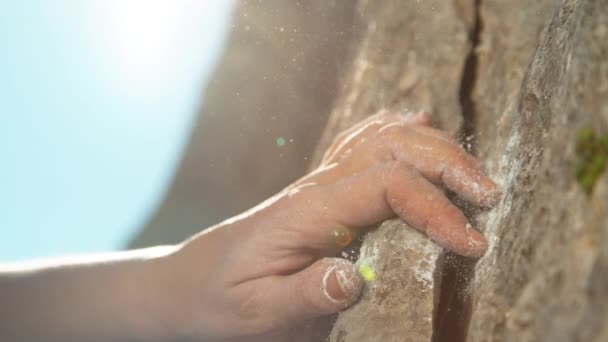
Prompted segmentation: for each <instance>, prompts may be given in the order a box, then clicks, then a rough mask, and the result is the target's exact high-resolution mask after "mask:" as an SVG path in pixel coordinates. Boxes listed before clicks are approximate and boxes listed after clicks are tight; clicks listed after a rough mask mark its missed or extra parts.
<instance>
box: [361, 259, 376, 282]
mask: <svg viewBox="0 0 608 342" xmlns="http://www.w3.org/2000/svg"><path fill="white" fill-rule="evenodd" d="M358 271H359V274H360V275H361V277H362V278H363V279H365V281H368V282H372V281H374V280H376V273H375V272H374V269H373V268H372V266H371V265H370V264H368V263H362V264H361V265H359V269H358Z"/></svg>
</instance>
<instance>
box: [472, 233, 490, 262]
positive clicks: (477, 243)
mask: <svg viewBox="0 0 608 342" xmlns="http://www.w3.org/2000/svg"><path fill="white" fill-rule="evenodd" d="M468 240H469V247H470V249H471V255H470V256H471V257H474V258H481V257H482V256H483V255H484V254H485V253H486V250H487V249H488V242H487V241H486V238H485V237H484V236H483V235H481V234H479V233H476V232H471V233H469V236H468Z"/></svg>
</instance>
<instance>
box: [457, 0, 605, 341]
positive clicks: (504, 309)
mask: <svg viewBox="0 0 608 342" xmlns="http://www.w3.org/2000/svg"><path fill="white" fill-rule="evenodd" d="M529 4H532V6H534V7H535V8H534V9H533V10H531V11H528V10H526V11H517V12H515V10H509V8H523V7H526V6H528V5H529ZM481 15H482V17H483V18H484V19H485V20H484V23H485V28H484V30H483V33H482V39H481V41H482V45H481V46H480V48H479V49H478V55H479V70H480V74H479V75H480V78H479V80H478V87H477V89H476V91H475V95H474V96H475V101H476V103H478V110H479V112H478V113H479V121H478V127H477V131H478V132H479V144H478V147H479V151H480V153H481V155H482V156H484V159H485V160H486V162H487V165H488V169H489V171H490V173H491V174H492V175H493V176H494V177H495V178H496V179H498V180H499V181H500V182H501V183H502V186H503V189H504V196H503V198H502V201H501V202H500V204H499V206H498V207H497V208H496V209H494V210H493V211H491V212H489V213H487V214H484V215H482V216H481V217H480V222H481V223H482V224H481V226H482V227H486V231H485V233H486V235H487V236H488V237H489V238H490V241H491V244H490V250H489V251H488V253H487V255H486V257H484V258H483V259H482V260H481V261H480V262H479V264H478V265H477V267H476V270H475V279H474V281H473V284H472V289H471V290H472V293H473V298H474V300H473V307H472V312H473V316H472V319H471V325H470V329H469V340H471V341H497V340H500V341H606V340H608V325H607V323H608V268H607V267H608V259H607V258H606V257H607V254H606V252H607V251H608V186H607V185H608V182H607V179H606V176H604V177H603V178H602V179H601V180H600V181H599V183H598V184H597V185H596V187H595V189H594V191H593V193H592V194H591V195H590V196H586V195H585V194H584V193H583V191H581V189H580V187H579V185H578V184H577V182H576V179H575V177H574V165H575V160H576V152H575V141H576V137H577V132H578V130H579V129H580V128H581V127H593V128H595V129H597V130H598V131H603V132H606V129H607V128H608V4H607V3H606V2H605V1H599V0H598V1H595V0H587V1H584V0H579V1H576V0H570V1H539V2H533V3H530V2H527V1H526V2H523V1H521V2H516V3H513V2H510V3H509V4H507V3H504V2H500V1H484V2H483V3H482V9H481ZM506 23H509V24H510V25H512V26H510V27H511V28H512V30H510V31H506V30H505V24H506ZM541 30H542V33H541ZM519 38H521V40H520V39H519ZM512 57H513V58H512Z"/></svg>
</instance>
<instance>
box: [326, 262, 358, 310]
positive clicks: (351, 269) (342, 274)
mask: <svg viewBox="0 0 608 342" xmlns="http://www.w3.org/2000/svg"><path fill="white" fill-rule="evenodd" d="M328 264H329V267H328V268H327V270H326V273H325V276H324V277H323V285H322V286H323V293H324V294H325V295H326V296H327V299H328V300H329V301H330V302H333V303H335V304H338V307H337V308H336V309H337V310H336V311H338V310H341V309H344V308H345V307H348V306H350V305H352V304H353V303H354V302H355V301H357V299H358V298H359V295H360V294H361V291H362V290H363V287H364V282H363V280H362V279H361V277H360V276H359V274H358V273H357V270H356V268H355V265H354V264H353V263H351V262H349V261H348V260H344V259H337V258H335V259H330V260H329V261H328Z"/></svg>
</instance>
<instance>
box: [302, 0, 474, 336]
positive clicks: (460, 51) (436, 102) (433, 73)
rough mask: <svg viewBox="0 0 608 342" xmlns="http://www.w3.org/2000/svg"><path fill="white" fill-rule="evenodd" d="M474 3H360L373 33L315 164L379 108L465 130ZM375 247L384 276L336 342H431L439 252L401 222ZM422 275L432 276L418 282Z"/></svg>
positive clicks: (345, 321)
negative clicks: (419, 114) (431, 117)
mask: <svg viewBox="0 0 608 342" xmlns="http://www.w3.org/2000/svg"><path fill="white" fill-rule="evenodd" d="M472 4H473V2H472V1H455V2H453V3H452V2H450V3H446V4H434V3H430V2H422V1H361V2H360V5H361V8H362V11H363V13H364V16H365V18H366V20H367V23H368V29H367V31H366V33H365V35H364V38H363V41H362V44H361V46H360V50H359V52H358V55H357V57H356V60H355V62H354V65H353V68H352V69H351V71H350V76H349V77H348V78H347V80H346V83H345V88H344V92H343V94H342V95H341V96H340V98H339V99H338V101H337V103H336V107H335V109H334V111H333V112H332V114H331V116H330V119H329V123H328V126H327V127H326V131H325V133H324V135H323V138H322V140H321V143H320V145H319V148H318V150H317V154H316V157H315V160H318V159H319V158H320V156H321V154H322V152H323V151H324V150H325V148H326V147H327V146H328V145H329V143H330V142H331V140H332V139H333V137H334V136H335V135H336V134H337V133H339V132H340V131H342V130H343V129H346V128H347V127H349V126H351V125H352V124H354V123H356V122H358V121H360V120H362V119H363V118H365V117H366V116H369V115H371V114H374V113H375V112H377V111H378V110H381V109H389V110H404V109H406V108H409V109H413V110H417V109H426V110H431V111H433V112H434V113H435V114H436V118H437V119H438V120H437V121H438V124H439V125H441V126H442V127H444V128H446V129H448V130H450V131H452V132H456V131H457V130H458V129H459V127H460V125H461V123H462V115H461V104H460V85H461V82H462V76H463V74H462V73H463V70H464V69H465V63H466V60H467V56H468V54H469V52H470V49H471V41H470V39H469V33H470V32H469V29H471V27H472V20H474V18H473V15H474V14H473V13H472V12H471V11H472V9H473V7H472ZM313 165H314V164H313ZM384 241H395V244H391V243H383V242H384ZM372 246H376V247H377V252H376V254H377V255H378V267H379V268H380V272H382V276H381V277H380V278H379V280H378V282H377V284H372V285H371V286H372V287H371V289H370V290H369V291H367V292H366V293H365V295H364V296H363V298H362V299H361V300H360V302H359V303H357V304H356V305H355V306H353V307H352V308H351V309H349V310H348V311H345V312H344V313H342V314H340V316H339V318H338V321H337V323H336V325H335V327H334V329H333V331H332V333H331V340H332V341H336V342H338V341H341V342H343V341H430V340H431V339H432V336H433V329H434V326H433V319H434V316H435V314H436V306H437V304H438V298H439V293H438V290H439V283H440V282H439V276H440V274H441V272H440V271H439V270H440V269H439V268H438V264H439V263H441V262H442V261H441V259H442V257H441V249H439V248H438V247H436V246H435V245H434V244H433V243H432V242H431V241H430V240H429V239H428V238H426V237H424V236H422V235H421V234H419V233H417V232H415V231H412V229H411V228H410V227H408V226H407V225H405V224H403V223H392V224H385V225H384V226H382V228H380V230H379V231H377V232H374V233H373V234H370V235H369V236H368V237H367V238H366V240H365V242H364V247H363V249H364V253H365V250H366V249H370V248H371V247H372ZM402 246H407V248H402ZM431 246H432V247H431ZM420 273H425V274H428V275H432V276H429V277H428V279H429V281H428V282H426V281H423V282H421V281H419V280H417V279H418V278H417V275H419V274H420ZM431 279H432V280H431Z"/></svg>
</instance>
